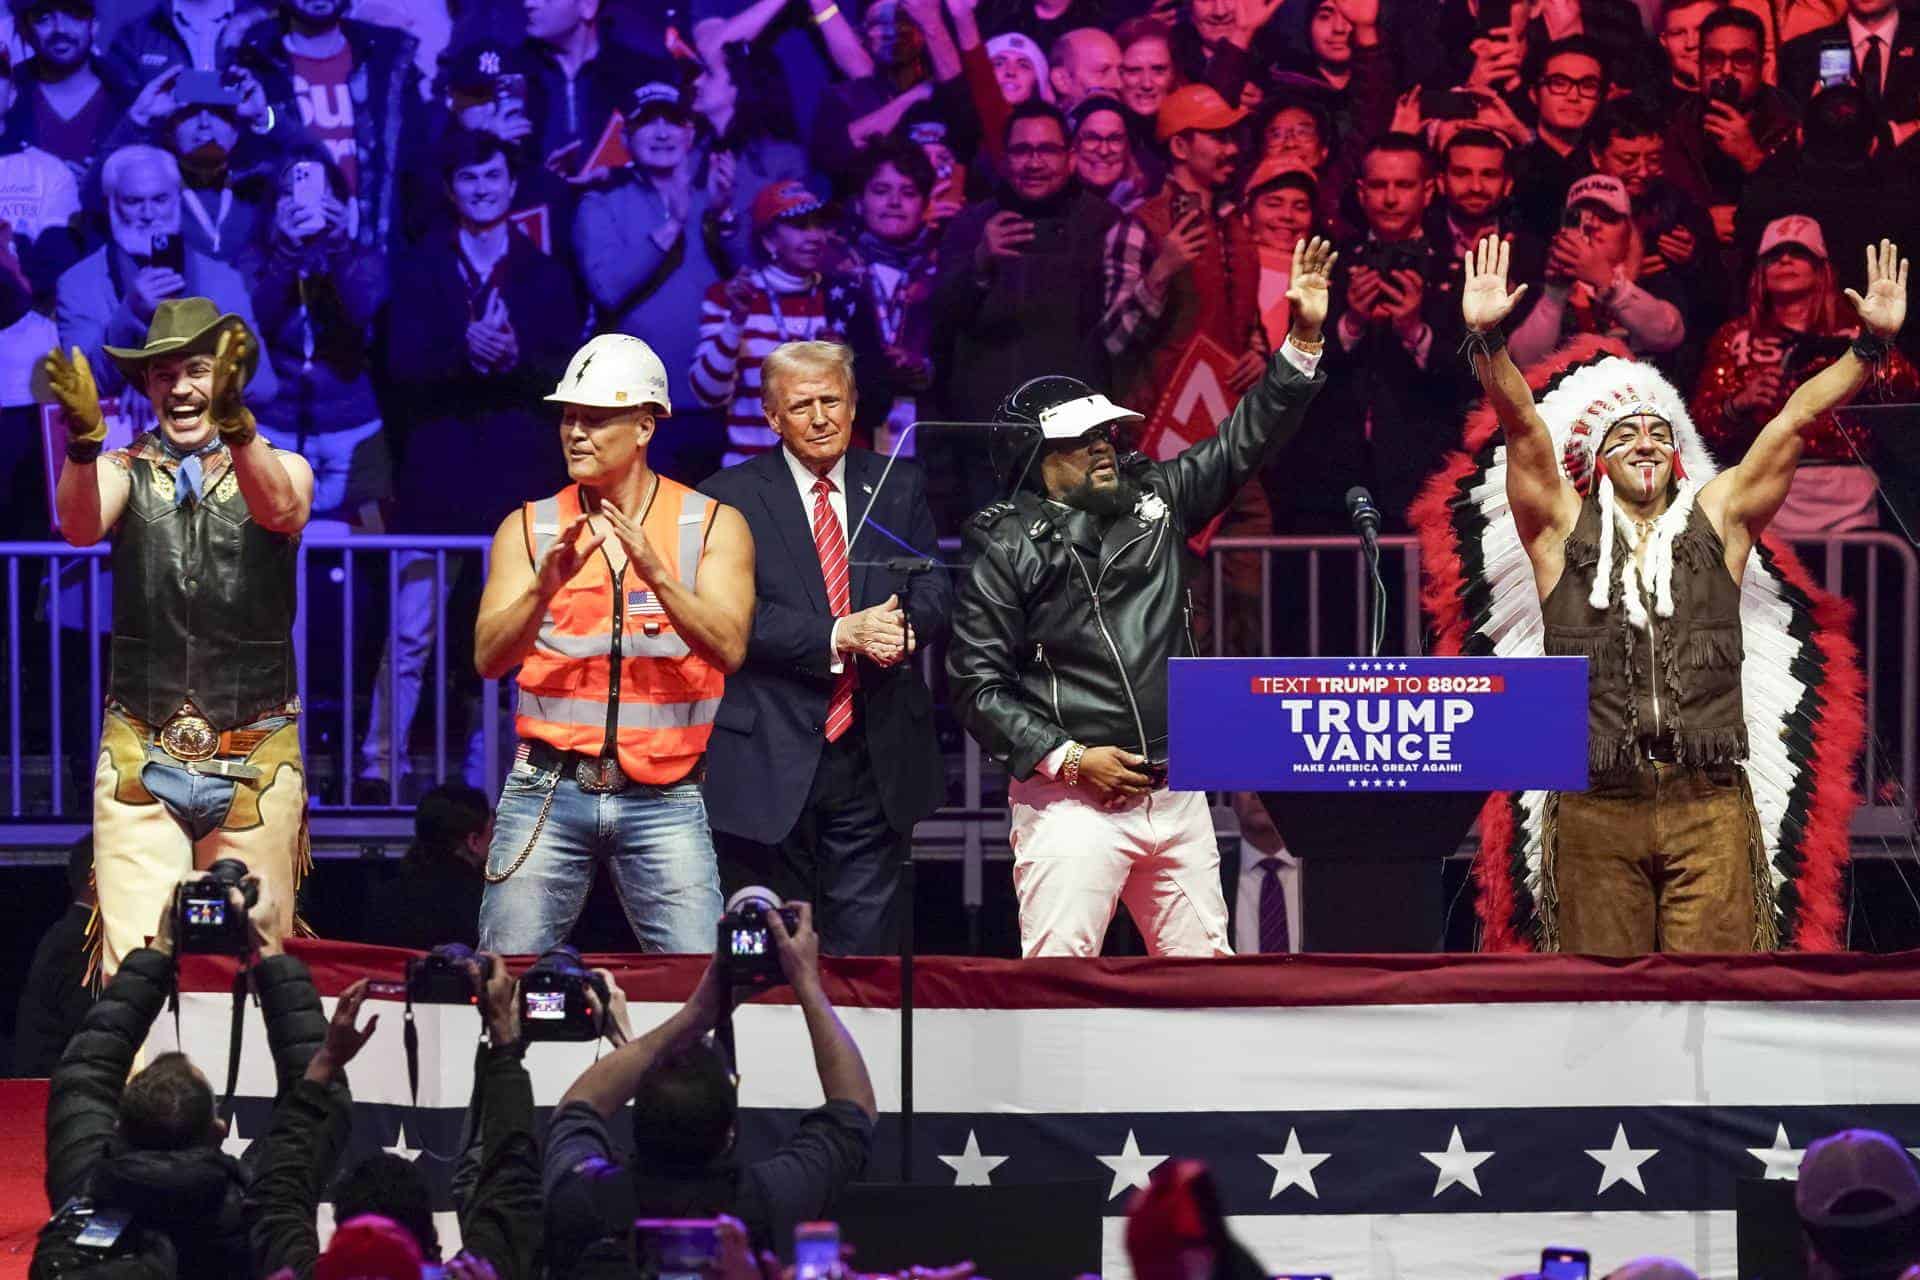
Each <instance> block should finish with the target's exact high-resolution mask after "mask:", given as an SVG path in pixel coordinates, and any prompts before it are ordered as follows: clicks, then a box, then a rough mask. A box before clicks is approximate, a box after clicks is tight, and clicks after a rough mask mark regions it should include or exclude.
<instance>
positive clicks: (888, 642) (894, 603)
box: [834, 594, 919, 667]
mask: <svg viewBox="0 0 1920 1280" xmlns="http://www.w3.org/2000/svg"><path fill="white" fill-rule="evenodd" d="M834 635H835V639H836V643H837V644H838V646H839V648H840V652H842V653H847V654H856V653H857V654H859V655H860V656H862V657H864V658H867V659H869V660H871V661H873V662H876V663H878V664H879V665H881V666H883V667H891V666H893V665H894V664H896V663H898V662H900V661H902V660H903V659H904V658H906V656H907V655H908V654H910V653H912V652H913V651H914V650H915V649H916V648H918V647H919V646H918V643H917V641H916V639H915V637H914V634H913V627H912V624H911V623H909V622H908V621H907V615H906V614H905V612H903V611H902V610H901V608H900V597H899V595H898V594H895V595H890V596H888V597H887V598H886V599H885V600H884V601H882V602H881V603H879V604H876V605H873V606H871V607H870V608H866V609H862V610H860V611H859V612H858V613H850V614H848V615H847V616H846V617H844V618H842V619H841V620H840V623H839V625H838V627H836V628H835V631H834Z"/></svg>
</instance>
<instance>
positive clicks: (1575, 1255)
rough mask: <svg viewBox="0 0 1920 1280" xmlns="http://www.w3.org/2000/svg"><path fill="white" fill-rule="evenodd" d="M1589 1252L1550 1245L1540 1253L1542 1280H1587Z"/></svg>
mask: <svg viewBox="0 0 1920 1280" xmlns="http://www.w3.org/2000/svg"><path fill="white" fill-rule="evenodd" d="M1588 1265H1589V1264H1588V1262H1587V1251H1586V1250H1585V1249H1565V1248H1562V1247H1560V1246H1559V1245H1551V1244H1550V1245H1548V1246H1547V1247H1546V1248H1544V1249H1542V1250H1541V1251H1540V1280H1587V1269H1588Z"/></svg>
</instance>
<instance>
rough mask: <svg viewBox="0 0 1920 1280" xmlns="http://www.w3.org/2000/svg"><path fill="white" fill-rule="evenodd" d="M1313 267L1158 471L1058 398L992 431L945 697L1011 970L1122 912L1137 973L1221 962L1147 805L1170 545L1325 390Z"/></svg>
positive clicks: (1186, 862) (1193, 808) (1032, 403)
mask: <svg viewBox="0 0 1920 1280" xmlns="http://www.w3.org/2000/svg"><path fill="white" fill-rule="evenodd" d="M1175 97H1176V98H1177V97H1178V94H1176V95H1175ZM1171 101H1173V99H1169V102H1171ZM1334 256H1335V255H1334V253H1333V248H1332V246H1331V245H1330V244H1329V243H1328V242H1327V241H1325V240H1322V239H1320V238H1318V237H1315V238H1313V239H1310V240H1303V241H1300V242H1298V243H1296V244H1295V245H1294V249H1293V262H1292V267H1291V270H1290V271H1289V273H1288V279H1289V282H1290V284H1289V289H1288V293H1287V302H1288V305H1289V307H1290V310H1291V316H1292V328H1291V329H1290V331H1289V333H1288V335H1287V340H1286V341H1285V342H1284V343H1282V344H1281V348H1280V350H1279V352H1277V353H1276V354H1275V355H1273V356H1272V357H1271V358H1269V359H1268V360H1267V362H1266V367H1265V370H1264V371H1263V372H1262V374H1261V376H1260V379H1259V380H1258V381H1257V382H1255V383H1254V385H1253V386H1252V387H1251V388H1249V389H1248V390H1247V392H1246V394H1245V395H1244V396H1242V397H1241V399H1240V402H1239V404H1238V405H1237V406H1235V408H1234V410H1233V412H1232V413H1230V414H1229V415H1228V416H1227V419H1226V421H1224V422H1222V423H1221V424H1220V426H1219V430H1218V431H1217V433H1216V434H1214V435H1213V436H1211V437H1209V438H1208V439H1206V440H1203V441H1201V442H1199V443H1198V444H1195V445H1193V446H1191V447H1189V448H1188V449H1186V450H1185V451H1183V452H1182V453H1180V454H1178V455H1176V456H1175V457H1173V458H1171V459H1168V460H1166V461H1164V462H1156V461H1152V460H1150V459H1148V458H1147V457H1146V456H1144V455H1142V454H1138V453H1128V454H1123V453H1122V452H1121V449H1120V446H1119V445H1118V444H1117V440H1118V438H1119V437H1118V432H1119V431H1120V430H1122V429H1124V428H1125V427H1127V426H1128V425H1131V424H1136V423H1138V422H1139V421H1140V419H1141V415H1140V414H1138V413H1135V412H1134V411H1132V410H1130V409H1127V408H1124V407H1122V406H1120V405H1117V404H1115V403H1113V401H1111V400H1109V399H1108V398H1107V397H1106V396H1105V395H1102V394H1101V393H1099V392H1098V391H1096V390H1094V389H1093V388H1092V387H1090V386H1088V385H1087V384H1086V383H1085V382H1082V381H1081V380H1079V379H1077V378H1069V377H1062V376H1057V375H1055V376H1046V377H1039V378H1033V379H1030V380H1028V381H1026V382H1024V383H1022V384H1020V385H1019V386H1017V387H1015V388H1014V389H1013V390H1012V391H1011V392H1010V393H1009V394H1008V396H1007V398H1006V399H1005V401H1003V402H1002V404H1001V406H1000V409H999V411H998V413H997V414H996V418H997V420H998V421H999V422H1001V423H1004V424H1007V425H1006V427H1004V428H1003V429H1002V431H1001V433H999V437H998V438H999V440H1000V441H1001V443H1000V445H999V446H997V447H996V453H997V460H998V461H999V462H1000V464H1001V469H1002V473H1003V476H1004V479H1005V483H1007V484H1008V485H1009V486H1011V487H1013V488H1014V494H1013V496H1012V497H1011V498H1010V499H1008V500H1006V501H1003V502H996V503H994V504H992V505H991V506H989V507H987V508H986V509H985V510H983V511H981V512H980V513H978V514H977V515H975V516H974V517H973V519H972V520H971V521H970V522H969V524H968V527H967V538H968V541H969V542H970V544H971V545H972V547H973V549H974V550H975V552H976V555H975V557H974V560H973V564H972V567H971V569H970V570H969V571H968V573H967V576H966V578H965V579H964V580H963V582H962V584H961V586H960V592H959V596H958V598H957V600H956V602H955V605H954V612H953V640H952V643H951V644H950V645H949V647H948V650H947V682H948V685H947V687H948V692H949V695H950V697H951V699H952V703H953V708H954V712H955V714H956V715H957V716H958V718H959V720H960V722H961V723H962V724H963V725H965V726H966V729H967V731H968V732H969V733H971V734H972V735H973V736H974V738H975V739H976V740H977V741H978V742H979V743H980V745H981V747H982V748H983V749H984V750H985V752H986V753H987V754H988V755H989V756H991V757H992V758H993V759H994V760H996V761H998V762H999V763H1001V764H1002V765H1004V766H1005V767H1006V769H1007V772H1008V774H1009V775H1010V777H1011V779H1012V780H1011V781H1010V782H1009V783H1008V789H1007V795H1008V799H1009V801H1010V802H1011V805H1012V810H1013V812H1012V844H1013V854H1014V868H1013V885H1014V892H1015V894H1016V895H1017V896H1018V898H1019V901H1020V950H1021V954H1023V955H1027V956H1059V955H1077V956H1092V955H1098V954H1099V951H1100V944H1101V940H1102V939H1103V938H1104V937H1105V936H1106V932H1107V925H1108V923H1109V922H1110V921H1111V920H1112V919H1113V913H1114V909H1115V908H1116V907H1117V906H1118V905H1119V904H1120V903H1121V902H1123V901H1124V902H1125V903H1126V905H1127V910H1128V911H1129V913H1131V915H1132V916H1133V920H1134V923H1135V924H1136V925H1137V926H1139V929H1140V932H1141V934H1142V935H1143V936H1144V937H1145V939H1146V942H1147V947H1148V949H1149V950H1150V951H1151V952H1152V953H1153V954H1154V955H1156V956H1161V955H1173V956H1214V955H1230V954H1231V953H1232V950H1233V948H1232V946H1231V944H1230V943H1229V941H1228V938H1227V904H1226V898H1225V895H1224V893H1223V892H1222V886H1221V880H1220V848H1219V844H1218V843H1217V842H1216V840H1215V839H1214V833H1213V819H1212V817H1211V815H1210V813H1209V811H1208V808H1207V803H1206V797H1205V796H1204V795H1202V794H1200V793H1198V792H1177V791H1172V790H1170V789H1169V788H1168V787H1167V774H1166V760H1167V661H1168V659H1170V658H1173V657H1184V656H1187V655H1189V654H1191V653H1193V652H1194V647H1193V637H1192V634H1191V629H1190V626H1191V624H1190V619H1189V615H1188V607H1187V606H1188V595H1187V588H1188V585H1189V582H1190V578H1191V574H1190V572H1189V568H1188V562H1187V549H1186V546H1185V545H1184V544H1185V543H1186V541H1187V538H1188V537H1189V536H1190V535H1191V534H1192V533H1194V532H1195V531H1197V530H1200V529H1202V528H1204V527H1206V525H1207V524H1208V523H1209V522H1210V521H1212V520H1214V519H1215V518H1216V517H1218V516H1219V515H1220V514H1221V513H1222V512H1223V511H1225V510H1226V509H1227V507H1228V505H1229V504H1230V503H1231V502H1232V501H1233V496H1234V494H1235V493H1236V492H1239V491H1240V490H1241V489H1242V488H1243V487H1245V486H1247V485H1248V482H1249V481H1251V480H1252V479H1253V478H1254V475H1255V473H1256V472H1257V471H1258V469H1259V467H1260V465H1261V464H1262V463H1263V462H1264V461H1265V460H1266V459H1267V458H1268V457H1269V456H1270V454H1271V452H1272V451H1273V450H1274V449H1275V448H1276V447H1278V446H1279V445H1281V444H1282V443H1284V442H1285V441H1286V440H1287V439H1288V438H1289V437H1291V436H1293V435H1295V434H1296V433H1297V432H1298V431H1299V430H1300V427H1301V424H1302V423H1303V422H1304V420H1305V418H1306V413H1307V407H1308V405H1309V404H1310V403H1311V402H1312V401H1313V399H1314V397H1315V396H1316V395H1318V394H1319V392H1320V390H1321V388H1322V387H1323V386H1324V385H1325V384H1326V377H1325V375H1324V374H1323V373H1321V372H1319V371H1318V369H1319V363H1320V352H1321V346H1322V336H1321V328H1322V325H1323V324H1324V323H1325V321H1326V316H1327V291H1328V281H1329V279H1330V276H1331V272H1332V268H1333V262H1334Z"/></svg>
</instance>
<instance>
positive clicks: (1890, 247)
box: [1847, 240, 1907, 339]
mask: <svg viewBox="0 0 1920 1280" xmlns="http://www.w3.org/2000/svg"><path fill="white" fill-rule="evenodd" d="M1847 300H1848V301H1849V302H1851V303H1853V309H1854V310H1855V311H1858V312H1859V313H1860V323H1861V324H1864V325H1865V326H1866V327H1867V330H1868V332H1870V333H1872V334H1873V336H1874V337H1876V338H1880V339H1888V338H1891V337H1893V335H1894V334H1896V333H1898V332H1900V326H1901V325H1903V324H1905V323H1906V320H1907V260H1906V259H1905V258H1902V257H1901V256H1900V250H1899V249H1898V248H1896V247H1895V246H1894V243H1893V241H1891V240H1882V241H1881V242H1880V243H1879V244H1878V245H1871V244H1870V245H1868V246H1867V293H1866V296H1865V297H1861V296H1860V295H1859V294H1858V293H1855V292H1854V291H1853V290H1852V289H1849V290H1847Z"/></svg>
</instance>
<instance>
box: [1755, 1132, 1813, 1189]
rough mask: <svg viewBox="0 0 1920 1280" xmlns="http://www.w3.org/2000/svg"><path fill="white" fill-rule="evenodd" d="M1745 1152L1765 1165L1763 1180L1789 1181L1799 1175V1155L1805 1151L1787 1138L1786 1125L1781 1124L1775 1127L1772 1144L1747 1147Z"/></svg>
mask: <svg viewBox="0 0 1920 1280" xmlns="http://www.w3.org/2000/svg"><path fill="white" fill-rule="evenodd" d="M1747 1154H1748V1155H1750V1156H1752V1157H1753V1158H1754V1159H1755V1160H1758V1161H1759V1162H1760V1163H1761V1164H1763V1165H1765V1166H1767V1175H1766V1178H1765V1179H1764V1180H1765V1181H1768V1182H1791V1181H1793V1180H1794V1179H1796V1178H1798V1177H1799V1176H1800V1157H1801V1156H1803V1155H1805V1154H1806V1151H1805V1150H1804V1149H1796V1148H1795V1147H1794V1145H1793V1143H1791V1142H1789V1141H1788V1140H1787V1126H1786V1125H1784V1124H1783V1125H1780V1126H1779V1127H1778V1128H1777V1129H1775V1131H1774V1135H1773V1145H1772V1146H1770V1147H1748V1148H1747Z"/></svg>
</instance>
